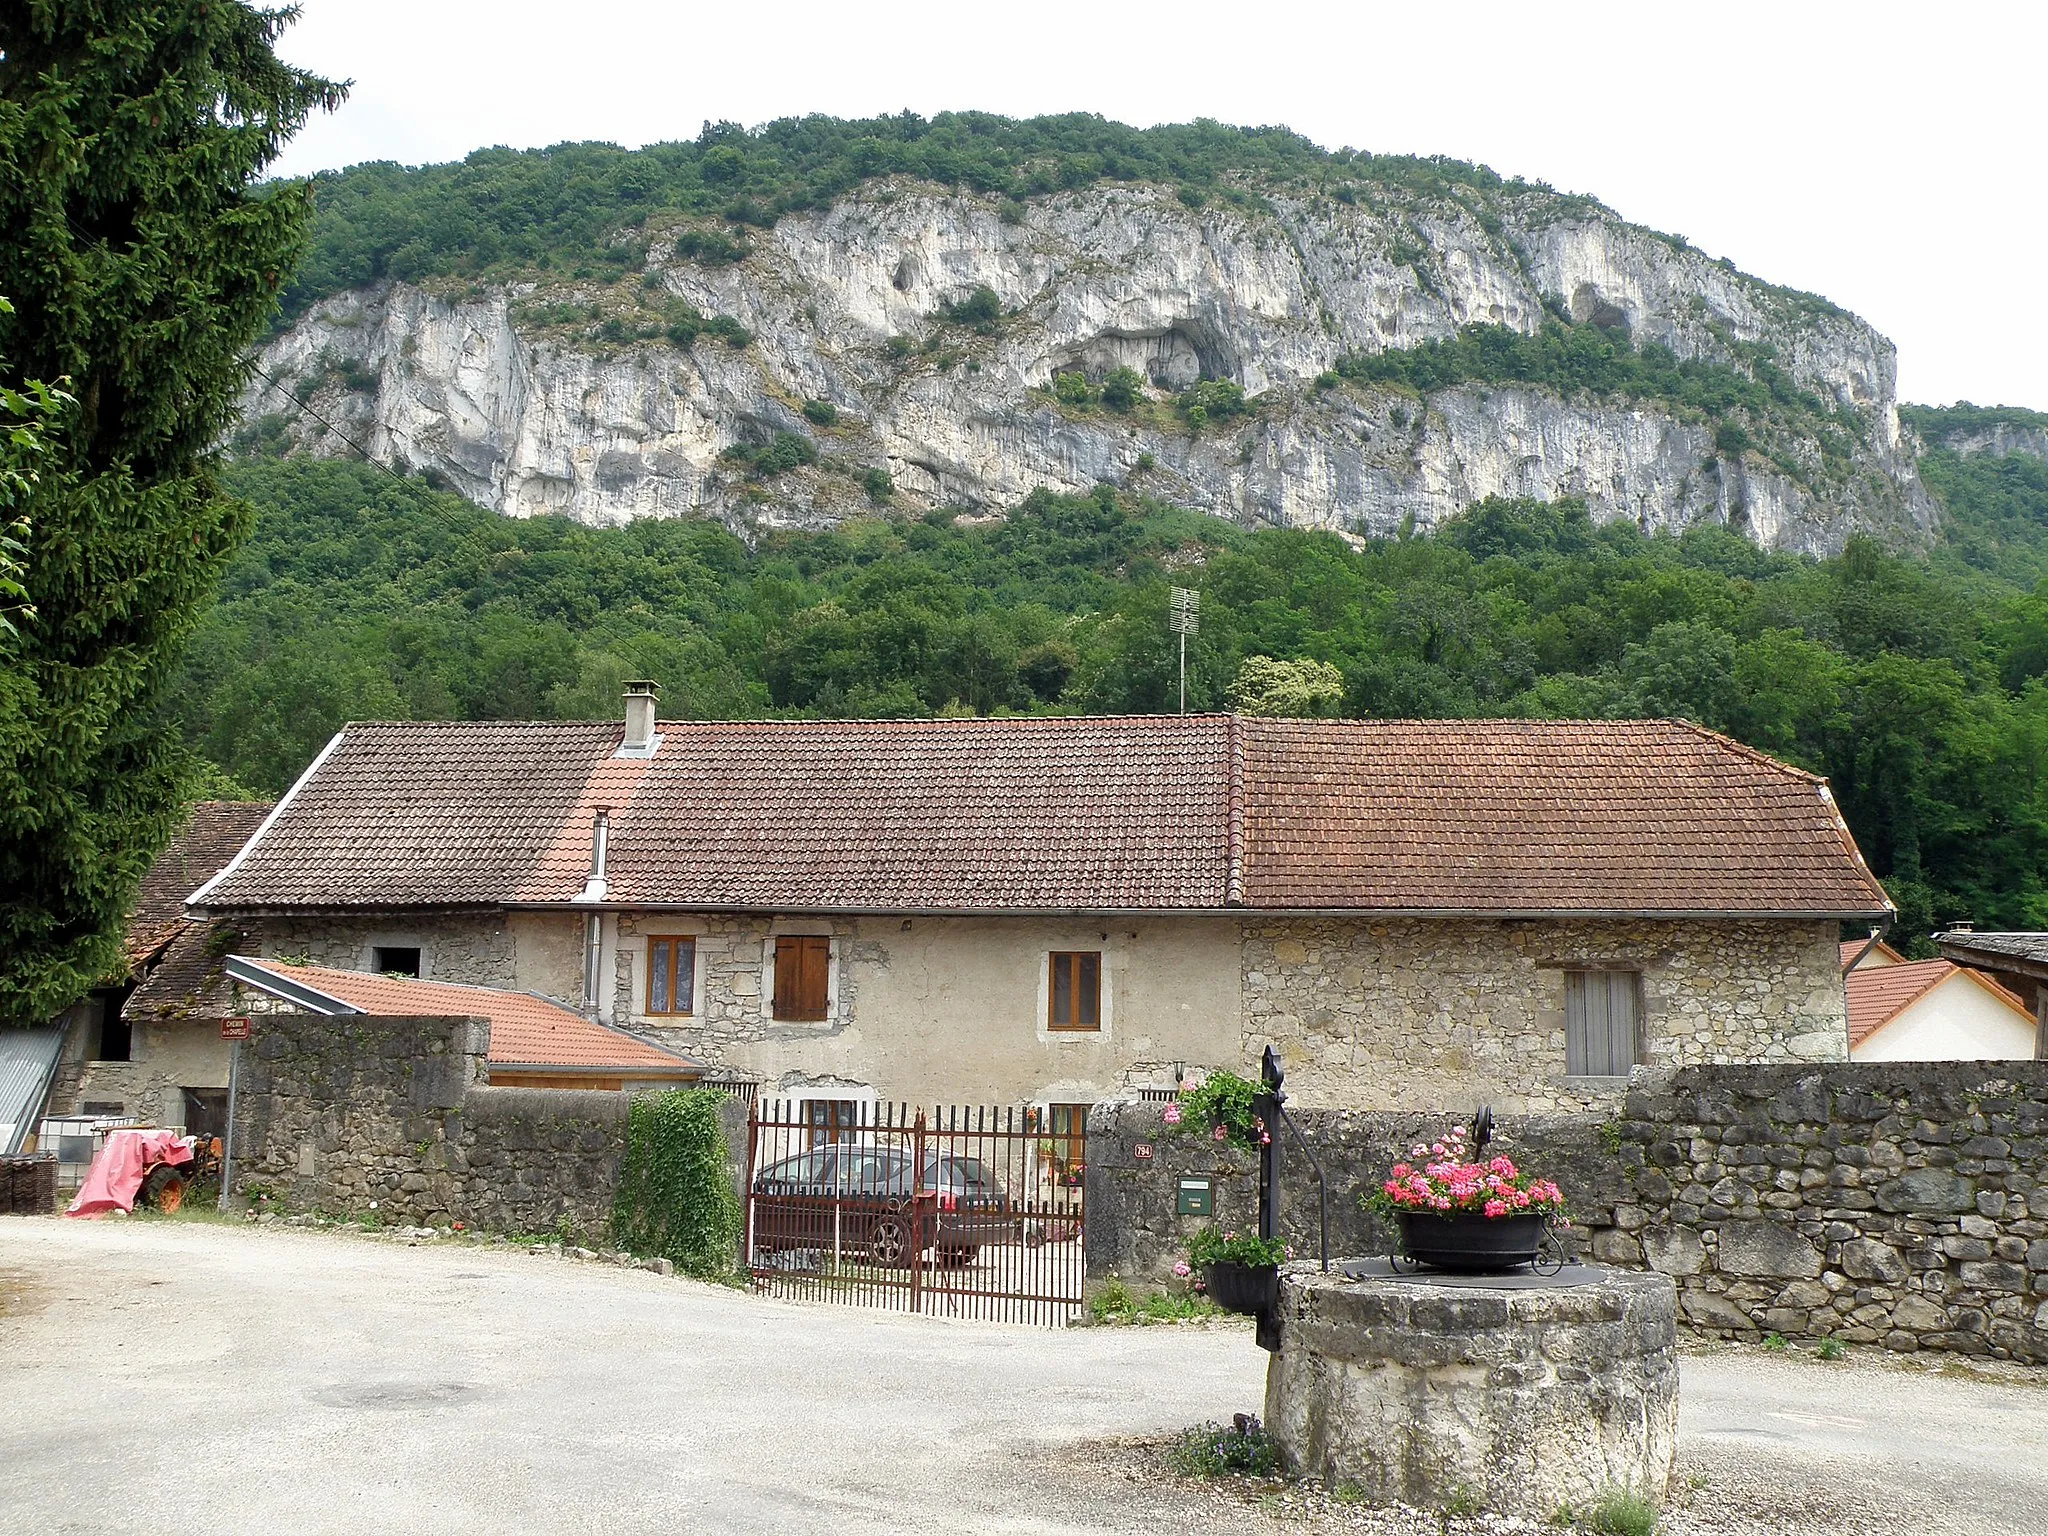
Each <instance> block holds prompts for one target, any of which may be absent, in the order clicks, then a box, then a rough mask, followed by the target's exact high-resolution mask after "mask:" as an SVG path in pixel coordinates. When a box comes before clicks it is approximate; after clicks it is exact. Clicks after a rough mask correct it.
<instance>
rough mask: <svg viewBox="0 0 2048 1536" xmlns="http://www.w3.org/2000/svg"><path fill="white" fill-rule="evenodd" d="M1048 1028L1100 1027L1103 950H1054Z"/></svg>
mask: <svg viewBox="0 0 2048 1536" xmlns="http://www.w3.org/2000/svg"><path fill="white" fill-rule="evenodd" d="M1046 1026H1047V1027H1048V1028H1050V1029H1100V1028H1102V952H1101V951H1100V950H1094V949H1087V950H1054V951H1053V954H1052V1007H1051V1009H1050V1016H1049V1017H1048V1019H1047V1020H1046Z"/></svg>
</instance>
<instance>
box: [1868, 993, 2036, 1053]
mask: <svg viewBox="0 0 2048 1536" xmlns="http://www.w3.org/2000/svg"><path fill="white" fill-rule="evenodd" d="M1849 1055H1850V1059H1851V1060H1853V1061H2032V1060H2033V1059H2034V1021H2033V1020H2032V1019H2030V1018H2028V1017H2027V1016H2026V1015H2025V1014H2023V1013H2020V1012H2018V1011H2017V1010H2016V1009H2013V1008H2011V1007H2009V1006H2008V1005H2006V1004H2005V1003H2002V1002H2000V1001H1999V1000H1998V999H1997V998H1996V997H1993V996H1992V995H1991V994H1990V993H1989V992H1987V991H1985V990H1984V988H1982V987H1981V986H1979V985H1978V984H1977V983H1976V982H1974V981H1971V980H1970V979H1969V978H1968V977H1966V976H1951V977H1949V979H1948V980H1947V981H1944V982H1943V983H1941V985H1940V986H1938V987H1936V988H1934V990H1933V991H1931V992H1929V993H1927V995H1926V996H1924V997H1922V998H1920V999H1919V1001H1917V1002H1915V1003H1914V1004H1913V1005H1912V1006H1911V1007H1909V1008H1907V1009H1906V1010H1905V1012H1903V1013H1901V1014H1900V1015H1899V1016H1898V1017H1897V1018H1895V1019H1893V1020H1892V1021H1891V1022H1890V1023H1889V1024H1887V1025H1885V1026H1884V1028H1882V1029H1880V1030H1879V1031H1878V1032H1877V1033H1876V1034H1874V1035H1872V1036H1871V1037H1870V1038H1869V1039H1867V1040H1865V1041H1864V1042H1863V1043H1862V1044H1861V1045H1859V1046H1857V1047H1855V1048H1854V1049H1853V1050H1852V1051H1851V1052H1850V1053H1849Z"/></svg>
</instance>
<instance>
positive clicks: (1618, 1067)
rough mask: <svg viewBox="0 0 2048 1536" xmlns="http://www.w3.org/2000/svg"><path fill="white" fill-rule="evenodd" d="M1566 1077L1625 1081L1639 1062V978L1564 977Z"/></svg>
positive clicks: (1635, 974) (1611, 974)
mask: <svg viewBox="0 0 2048 1536" xmlns="http://www.w3.org/2000/svg"><path fill="white" fill-rule="evenodd" d="M1564 1055H1565V1072H1566V1073H1567V1074H1568V1075H1570V1076H1572V1077H1627V1076H1628V1073H1629V1068H1631V1067H1633V1066H1635V1065H1636V1063H1637V1062H1639V1061H1640V1060H1641V1059H1642V973H1641V972H1639V971H1566V972H1565V973H1564Z"/></svg>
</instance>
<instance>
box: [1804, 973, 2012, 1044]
mask: <svg viewBox="0 0 2048 1536" xmlns="http://www.w3.org/2000/svg"><path fill="white" fill-rule="evenodd" d="M1952 976H1963V977H1967V978H1968V979H1969V980H1971V981H1973V982H1975V983H1976V984H1977V985H1978V986H1980V987H1983V988H1984V989H1985V990H1986V991H1987V992H1989V993H1991V994H1992V995H1993V996H1994V997H1996V998H1998V999H1999V1001H2001V1002H2004V1003H2008V1004H2010V1005H2011V1007H2012V1010H2013V1012H2015V1013H2017V1014H2018V1015H2019V1016H2020V1017H2021V1018H2023V1019H2025V1020H2027V1022H2029V1023H2032V1022H2033V1015H2032V1014H2031V1013H2029V1012H2028V1011H2027V1006H2026V1004H2025V1003H2022V1002H2021V1001H2020V1000H2019V999H2018V998H2017V997H2014V996H2013V995H2012V993H2010V992H2008V991H2006V989H2005V988H2003V987H2001V986H2000V985H1999V984H1998V983H1997V982H1995V981H1993V980H1992V979H1991V978H1990V977H1989V976H1985V975H1983V974H1981V973H1980V972H1977V971H1971V970H1966V969H1964V968H1963V967H1962V966H1959V965H1956V964H1954V963H1953V962H1951V961H1948V960H1908V961H1906V962H1904V963H1903V964H1900V965H1880V966H1876V967H1874V968H1866V967H1864V966H1860V965H1859V966H1858V967H1856V969H1855V970H1853V971H1851V972H1849V974H1848V976H1847V977H1846V978H1845V983H1844V984H1845V985H1846V986H1847V988H1848V991H1849V1045H1850V1047H1851V1048H1852V1049H1853V1048H1854V1047H1856V1046H1859V1045H1861V1044H1862V1043H1863V1042H1864V1041H1866V1040H1868V1039H1869V1038H1870V1037H1871V1036H1872V1035H1874V1034H1876V1033H1877V1032H1878V1031H1879V1030H1880V1029H1883V1028H1884V1027H1885V1025H1887V1024H1889V1023H1891V1021H1892V1020H1893V1019H1896V1018H1897V1017H1898V1016H1899V1015H1900V1014H1902V1013H1904V1012H1905V1011H1906V1010H1907V1009H1908V1008H1910V1007H1911V1006H1912V1005H1913V1004H1915V1003H1917V1002H1919V1001H1920V999H1921V998H1923V997H1925V996H1926V995H1927V994H1928V993H1930V992H1932V991H1933V990H1934V989H1935V988H1936V987H1938V986H1940V985H1941V984H1942V983H1943V982H1945V981H1947V980H1948V979H1949V978H1950V977H1952Z"/></svg>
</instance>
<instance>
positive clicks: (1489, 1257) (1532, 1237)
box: [1401, 1211, 1549, 1275]
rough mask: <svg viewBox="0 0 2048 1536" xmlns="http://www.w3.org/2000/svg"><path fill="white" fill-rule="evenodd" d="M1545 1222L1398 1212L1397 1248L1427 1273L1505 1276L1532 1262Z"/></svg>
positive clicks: (1465, 1213)
mask: <svg viewBox="0 0 2048 1536" xmlns="http://www.w3.org/2000/svg"><path fill="white" fill-rule="evenodd" d="M1548 1221H1549V1218H1548V1217H1545V1216H1482V1215H1480V1214H1479V1213H1478V1212H1476V1211H1451V1212H1449V1213H1447V1214H1439V1213H1437V1212H1435V1211H1403V1212H1401V1247H1402V1249H1403V1251H1404V1252H1406V1253H1407V1255H1408V1257H1409V1258H1411V1259H1414V1260H1415V1261H1416V1262H1417V1263H1420V1264H1427V1265H1429V1266H1430V1268H1432V1269H1448V1270H1455V1271H1456V1272H1458V1273H1459V1274H1465V1275H1499V1274H1506V1273H1507V1272H1508V1271H1509V1270H1512V1269H1519V1268H1521V1267H1522V1266H1523V1265H1524V1264H1533V1263H1535V1261H1536V1255H1537V1253H1538V1252H1539V1251H1541V1249H1542V1247H1543V1229H1544V1227H1545V1226H1546V1225H1547V1224H1548Z"/></svg>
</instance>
